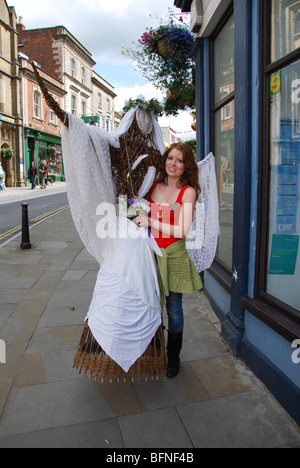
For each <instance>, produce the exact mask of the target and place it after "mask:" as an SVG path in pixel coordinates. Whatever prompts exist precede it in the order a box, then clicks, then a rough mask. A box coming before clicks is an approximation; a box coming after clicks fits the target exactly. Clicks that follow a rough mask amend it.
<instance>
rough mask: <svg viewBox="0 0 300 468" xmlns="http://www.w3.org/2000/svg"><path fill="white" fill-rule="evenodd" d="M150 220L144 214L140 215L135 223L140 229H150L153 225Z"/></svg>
mask: <svg viewBox="0 0 300 468" xmlns="http://www.w3.org/2000/svg"><path fill="white" fill-rule="evenodd" d="M150 221H151V220H150V219H149V218H148V216H146V215H144V214H139V215H138V216H137V217H136V218H135V220H134V222H135V224H136V225H137V226H138V227H146V228H147V227H149V226H150V225H151V224H150Z"/></svg>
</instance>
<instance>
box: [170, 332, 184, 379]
mask: <svg viewBox="0 0 300 468" xmlns="http://www.w3.org/2000/svg"><path fill="white" fill-rule="evenodd" d="M182 336H183V334H182V333H171V332H168V346H167V350H168V352H167V354H168V366H167V372H166V376H167V377H168V378H169V379H172V378H173V377H176V375H178V373H179V369H180V358H179V354H180V351H181V348H182Z"/></svg>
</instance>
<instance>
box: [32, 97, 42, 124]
mask: <svg viewBox="0 0 300 468" xmlns="http://www.w3.org/2000/svg"><path fill="white" fill-rule="evenodd" d="M41 105H42V96H41V93H40V92H39V91H37V90H34V91H33V117H35V118H36V119H41V118H42V110H41Z"/></svg>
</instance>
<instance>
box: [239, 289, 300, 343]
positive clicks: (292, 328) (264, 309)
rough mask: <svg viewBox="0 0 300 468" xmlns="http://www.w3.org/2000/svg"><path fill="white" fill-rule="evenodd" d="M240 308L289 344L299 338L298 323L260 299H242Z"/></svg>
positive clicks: (299, 328) (299, 329)
mask: <svg viewBox="0 0 300 468" xmlns="http://www.w3.org/2000/svg"><path fill="white" fill-rule="evenodd" d="M242 307H243V308H244V309H245V310H247V311H248V312H250V313H251V314H252V315H254V316H255V317H257V318H258V319H259V320H261V321H262V322H264V323H265V324H266V325H268V326H269V327H270V328H272V329H273V330H274V331H276V332H277V333H278V334H279V335H281V336H282V337H283V338H285V339H286V340H288V341H290V342H291V343H292V342H293V341H294V340H295V339H298V338H300V323H299V321H298V320H296V319H293V317H292V316H287V315H285V314H284V313H283V312H280V311H279V310H277V309H275V308H274V307H272V306H271V305H269V304H267V303H265V302H263V301H262V300H261V299H258V298H256V299H251V298H250V297H248V296H247V297H243V299H242Z"/></svg>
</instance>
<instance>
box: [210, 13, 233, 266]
mask: <svg viewBox="0 0 300 468" xmlns="http://www.w3.org/2000/svg"><path fill="white" fill-rule="evenodd" d="M212 57H213V63H212V74H213V83H214V84H213V96H212V108H213V112H212V122H211V123H212V129H211V134H212V139H213V141H212V142H211V143H212V144H211V147H212V148H213V149H214V154H215V157H216V169H217V180H218V189H219V203H220V231H221V235H220V238H219V243H218V248H217V259H218V260H220V261H221V263H222V264H223V265H224V266H225V267H226V268H227V269H228V270H230V269H231V267H232V241H233V197H234V20H233V15H230V17H229V18H227V20H226V22H225V24H224V23H223V24H222V26H221V28H220V29H219V30H218V32H217V33H216V35H215V37H214V39H213V55H212Z"/></svg>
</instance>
